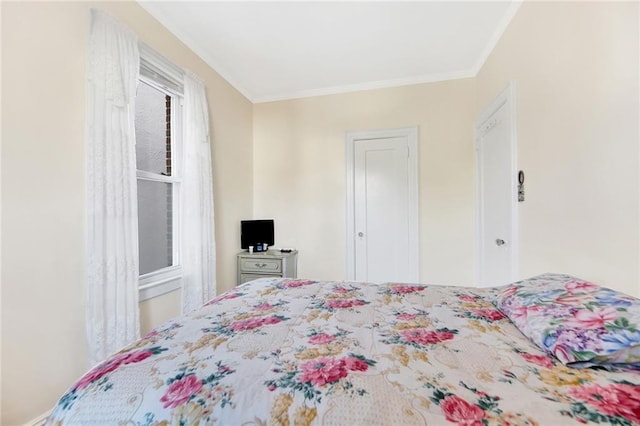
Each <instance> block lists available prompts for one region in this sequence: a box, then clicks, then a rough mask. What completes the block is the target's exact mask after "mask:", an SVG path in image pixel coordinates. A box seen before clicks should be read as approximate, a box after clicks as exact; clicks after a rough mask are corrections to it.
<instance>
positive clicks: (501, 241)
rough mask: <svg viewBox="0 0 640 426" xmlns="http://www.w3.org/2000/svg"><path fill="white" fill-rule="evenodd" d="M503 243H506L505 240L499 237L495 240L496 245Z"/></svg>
mask: <svg viewBox="0 0 640 426" xmlns="http://www.w3.org/2000/svg"><path fill="white" fill-rule="evenodd" d="M505 244H506V242H505V241H504V240H502V239H500V238H498V239H497V240H496V245H498V246H503V245H505Z"/></svg>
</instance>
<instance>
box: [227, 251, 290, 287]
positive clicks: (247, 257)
mask: <svg viewBox="0 0 640 426" xmlns="http://www.w3.org/2000/svg"><path fill="white" fill-rule="evenodd" d="M236 257H237V259H238V285H240V284H243V283H246V282H247V281H251V280H255V279H257V278H265V277H267V278H269V277H270V278H273V277H283V278H296V277H297V276H298V271H297V269H298V251H297V250H292V251H291V252H290V253H282V252H281V251H279V250H267V251H264V252H253V253H249V252H247V251H241V252H240V253H238V254H237V256H236Z"/></svg>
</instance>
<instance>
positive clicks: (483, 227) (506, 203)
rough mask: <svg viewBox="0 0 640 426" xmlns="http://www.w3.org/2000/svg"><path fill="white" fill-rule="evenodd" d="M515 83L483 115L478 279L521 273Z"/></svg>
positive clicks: (484, 282)
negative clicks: (518, 268) (519, 263)
mask: <svg viewBox="0 0 640 426" xmlns="http://www.w3.org/2000/svg"><path fill="white" fill-rule="evenodd" d="M513 90H514V89H513V85H509V86H508V87H507V89H505V90H504V91H503V92H502V93H501V94H500V95H499V96H498V97H497V98H496V100H494V101H493V102H492V103H491V104H490V105H489V106H488V107H487V108H486V109H485V110H484V111H483V113H482V114H481V115H480V118H479V119H478V122H477V125H476V134H477V150H478V261H479V262H478V283H479V285H480V286H482V287H486V286H496V285H502V284H507V283H509V282H512V281H514V280H515V278H516V276H517V248H518V241H517V240H518V228H517V224H518V221H517V187H516V174H517V171H516V140H515V138H516V135H515V117H514V115H515V113H514V110H513V94H512V92H513Z"/></svg>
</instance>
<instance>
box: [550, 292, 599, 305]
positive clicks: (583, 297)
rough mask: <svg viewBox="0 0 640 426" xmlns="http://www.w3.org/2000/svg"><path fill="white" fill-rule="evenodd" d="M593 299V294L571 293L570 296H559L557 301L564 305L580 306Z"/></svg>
mask: <svg viewBox="0 0 640 426" xmlns="http://www.w3.org/2000/svg"><path fill="white" fill-rule="evenodd" d="M593 299H594V297H593V296H592V295H591V294H570V295H568V296H562V297H557V298H556V299H555V301H556V302H558V303H561V304H563V305H569V306H578V305H584V304H585V303H587V302H590V301H592V300H593Z"/></svg>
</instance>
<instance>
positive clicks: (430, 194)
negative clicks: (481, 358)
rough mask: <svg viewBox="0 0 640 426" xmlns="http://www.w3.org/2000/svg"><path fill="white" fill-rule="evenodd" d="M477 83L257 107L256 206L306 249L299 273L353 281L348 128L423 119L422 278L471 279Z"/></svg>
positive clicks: (284, 239) (279, 237)
mask: <svg viewBox="0 0 640 426" xmlns="http://www.w3.org/2000/svg"><path fill="white" fill-rule="evenodd" d="M474 112H475V85H474V80H472V79H465V80H456V81H450V82H443V83H431V84H421V85H413V86H404V87H397V88H390V89H380V90H370V91H364V92H356V93H349V94H342V95H332V96H321V97H313V98H306V99H297V100H289V101H280V102H273V103H264V104H257V105H255V107H254V213H255V217H256V218H274V219H275V223H276V244H277V245H280V246H293V247H296V248H298V249H299V250H300V253H299V264H298V276H301V277H308V278H316V279H336V280H340V279H344V278H345V275H346V269H345V268H346V264H345V256H346V254H345V238H346V237H345V214H346V211H345V194H346V192H345V184H346V177H345V132H346V131H350V130H369V129H380V128H393V127H408V126H416V125H417V126H419V132H420V141H419V148H418V150H419V155H420V161H419V167H420V171H419V176H420V183H419V185H420V206H419V208H420V279H421V281H427V282H431V283H443V284H469V285H470V284H472V281H473V265H474V246H473V233H474V227H473V226H474V217H473V203H474V201H473V200H474V199H473V194H474V183H473V176H474V173H475V165H474V161H475V160H474V145H473V124H472V123H473V120H474Z"/></svg>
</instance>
